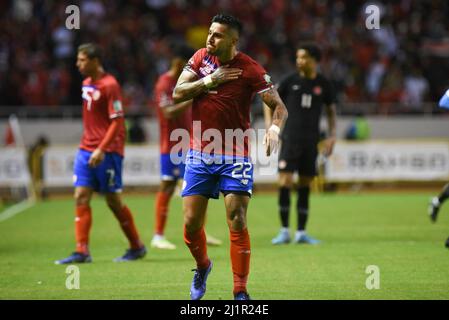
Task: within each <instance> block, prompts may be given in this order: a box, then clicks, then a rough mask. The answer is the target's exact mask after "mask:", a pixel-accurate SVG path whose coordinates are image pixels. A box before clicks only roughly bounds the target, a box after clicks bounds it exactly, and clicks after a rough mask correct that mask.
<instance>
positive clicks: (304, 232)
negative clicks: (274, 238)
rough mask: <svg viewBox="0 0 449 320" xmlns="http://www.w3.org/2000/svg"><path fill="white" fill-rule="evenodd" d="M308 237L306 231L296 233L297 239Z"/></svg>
mask: <svg viewBox="0 0 449 320" xmlns="http://www.w3.org/2000/svg"><path fill="white" fill-rule="evenodd" d="M305 235H306V231H305V230H301V231H300V230H297V231H296V237H297V238H299V237H302V236H305Z"/></svg>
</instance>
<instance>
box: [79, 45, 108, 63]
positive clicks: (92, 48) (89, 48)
mask: <svg viewBox="0 0 449 320" xmlns="http://www.w3.org/2000/svg"><path fill="white" fill-rule="evenodd" d="M80 52H83V53H85V54H86V56H87V57H88V58H89V59H95V58H97V59H98V60H99V61H101V59H102V55H103V54H102V52H101V49H100V47H98V46H97V45H95V44H93V43H90V42H89V43H83V44H82V45H80V46H79V47H78V53H80Z"/></svg>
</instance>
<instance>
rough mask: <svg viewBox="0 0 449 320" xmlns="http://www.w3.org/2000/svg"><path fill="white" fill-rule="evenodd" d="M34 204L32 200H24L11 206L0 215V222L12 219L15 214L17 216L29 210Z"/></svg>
mask: <svg viewBox="0 0 449 320" xmlns="http://www.w3.org/2000/svg"><path fill="white" fill-rule="evenodd" d="M34 204H35V202H34V201H32V200H31V201H30V200H24V201H22V202H19V203H18V204H15V205H13V206H12V207H9V208H8V209H6V210H5V211H3V212H1V213H0V222H3V221H5V220H7V219H9V218H12V217H14V216H15V215H16V214H19V213H21V212H23V211H25V210H26V209H28V208H31V207H32V206H34Z"/></svg>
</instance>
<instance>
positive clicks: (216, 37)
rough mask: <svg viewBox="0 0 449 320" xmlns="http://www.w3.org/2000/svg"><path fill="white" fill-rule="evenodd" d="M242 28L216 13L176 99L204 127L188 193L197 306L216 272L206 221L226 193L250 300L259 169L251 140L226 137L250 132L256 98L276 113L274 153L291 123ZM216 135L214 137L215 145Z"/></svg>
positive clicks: (234, 258) (239, 293)
mask: <svg viewBox="0 0 449 320" xmlns="http://www.w3.org/2000/svg"><path fill="white" fill-rule="evenodd" d="M241 29H242V25H241V23H240V21H238V20H237V19H236V18H234V17H232V16H229V15H221V14H220V15H216V16H215V17H214V18H213V19H212V24H211V26H210V28H209V35H208V37H207V42H206V48H203V49H200V50H198V51H197V52H196V53H195V54H194V55H193V57H192V58H191V59H190V60H189V63H188V64H187V66H186V68H185V69H184V71H183V72H182V74H181V76H180V77H179V79H178V82H177V85H176V87H175V90H174V93H173V98H174V101H175V103H180V102H183V101H187V100H190V99H193V106H192V117H193V120H194V121H198V123H199V124H200V125H201V130H200V132H201V137H197V136H196V134H195V122H194V123H193V130H192V135H191V138H192V139H191V145H190V148H191V149H190V150H189V153H188V155H187V158H186V169H185V175H184V188H183V192H182V196H183V197H184V198H183V211H184V241H185V243H186V245H187V246H188V247H189V249H190V252H191V254H192V256H193V257H194V258H195V261H196V264H197V269H196V270H195V274H194V277H193V281H192V284H191V287H190V297H191V299H192V300H199V299H201V298H202V297H203V296H204V294H205V292H206V280H207V277H208V276H209V273H210V271H211V269H212V262H211V260H210V259H209V257H208V255H207V248H206V236H205V232H204V220H205V214H206V208H207V204H208V201H209V198H215V199H216V198H218V196H219V192H222V193H223V194H224V202H225V207H226V218H227V223H228V227H229V232H230V240H231V263H232V271H233V274H234V289H233V294H234V299H236V300H248V299H249V298H250V297H249V294H248V291H247V288H246V286H247V280H248V274H249V265H250V253H251V248H250V240H249V234H248V229H247V222H246V211H247V208H248V204H249V199H250V196H251V192H252V183H253V179H252V172H253V166H252V163H251V162H250V160H249V158H248V151H249V150H248V141H247V139H244V140H243V141H242V142H241V143H236V144H234V143H233V141H232V142H231V141H229V140H228V139H227V136H228V135H229V130H230V131H236V130H240V131H246V130H247V129H248V128H249V124H250V104H251V100H252V98H253V96H254V95H255V94H256V93H258V94H260V96H261V97H262V99H263V101H264V102H265V104H266V105H268V106H269V107H270V108H271V109H273V110H274V114H273V122H272V126H271V127H270V129H269V130H268V131H267V133H266V135H265V138H264V142H265V145H266V148H267V149H266V152H267V154H270V152H271V151H275V150H276V149H277V144H278V135H279V131H280V127H281V126H282V125H283V123H284V121H285V119H286V117H287V110H286V107H285V105H284V103H283V102H282V100H281V99H280V98H279V95H278V93H277V91H276V89H275V88H274V87H273V84H272V83H271V80H270V77H269V75H268V74H267V73H266V71H265V70H264V69H263V68H262V67H261V66H260V65H259V64H258V63H257V62H256V61H254V60H253V59H251V58H250V57H249V56H247V55H245V54H244V53H242V52H238V51H237V43H238V39H239V36H240V33H241ZM212 133H214V138H213V141H210V139H208V138H210V137H209V135H210V134H212ZM216 133H218V137H217V136H215V134H216ZM220 136H221V137H220ZM232 140H233V139H232ZM211 145H212V146H213V147H212V148H211Z"/></svg>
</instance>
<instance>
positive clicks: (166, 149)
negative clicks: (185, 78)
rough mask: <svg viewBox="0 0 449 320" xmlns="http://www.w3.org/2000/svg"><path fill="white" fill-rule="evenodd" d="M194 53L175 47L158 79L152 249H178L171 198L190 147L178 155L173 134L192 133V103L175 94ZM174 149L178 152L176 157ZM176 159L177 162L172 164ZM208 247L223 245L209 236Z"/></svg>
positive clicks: (184, 147)
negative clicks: (170, 231) (170, 233)
mask: <svg viewBox="0 0 449 320" xmlns="http://www.w3.org/2000/svg"><path fill="white" fill-rule="evenodd" d="M193 53H194V51H193V49H191V48H189V47H187V46H185V45H176V46H174V47H173V58H172V60H171V64H170V69H169V70H168V71H167V72H165V73H164V74H162V75H161V76H160V77H159V78H158V80H157V82H156V86H155V89H154V95H155V100H156V106H157V112H158V118H159V132H160V135H159V137H160V152H161V158H160V165H161V183H160V185H159V190H158V192H157V194H156V203H155V225H154V235H153V239H152V240H151V247H152V248H158V249H169V250H171V249H175V248H176V246H175V245H174V244H173V243H171V242H170V241H168V240H167V239H166V238H165V236H164V229H165V225H166V221H167V216H168V208H169V204H170V199H171V197H172V196H173V193H174V191H175V188H176V184H177V181H178V179H182V178H183V177H184V168H185V161H184V160H185V154H186V151H187V149H188V147H189V144H188V143H187V144H185V145H182V152H180V153H178V151H179V150H178V148H176V145H178V141H177V140H175V139H170V134H171V133H172V132H173V131H174V130H176V129H183V130H185V132H187V133H188V132H190V129H191V125H192V113H191V108H190V107H191V106H192V100H189V101H185V102H181V103H179V104H174V103H173V98H172V95H173V89H174V87H175V85H176V81H177V80H178V77H179V75H180V74H181V72H182V70H183V68H184V65H185V64H186V63H187V60H189V58H190V57H191V56H192V55H193ZM172 150H175V151H174V152H175V153H174V154H173V152H172ZM172 157H174V159H173V160H176V161H172V159H171V158H172ZM174 162H176V163H174ZM207 244H209V245H220V244H221V241H220V240H218V239H215V238H214V237H212V236H210V235H207Z"/></svg>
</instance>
